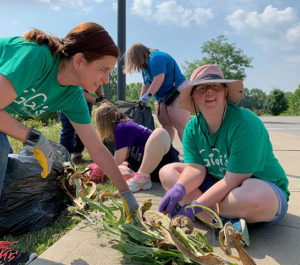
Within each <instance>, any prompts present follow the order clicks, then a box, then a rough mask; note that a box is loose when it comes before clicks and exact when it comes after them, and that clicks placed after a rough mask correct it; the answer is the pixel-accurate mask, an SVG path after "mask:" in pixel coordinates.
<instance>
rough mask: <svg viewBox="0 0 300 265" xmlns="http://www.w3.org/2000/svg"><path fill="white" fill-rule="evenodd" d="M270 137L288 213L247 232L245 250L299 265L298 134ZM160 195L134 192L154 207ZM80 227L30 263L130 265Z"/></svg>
mask: <svg viewBox="0 0 300 265" xmlns="http://www.w3.org/2000/svg"><path fill="white" fill-rule="evenodd" d="M270 137H271V141H272V143H273V147H274V150H275V151H274V152H275V155H276V157H277V158H278V160H279V161H280V163H281V165H282V166H283V168H284V169H285V171H286V173H287V175H288V178H289V181H290V185H289V189H290V191H291V197H290V201H289V210H288V213H287V215H286V217H285V218H283V220H281V221H280V222H279V223H278V224H276V225H273V226H271V227H268V228H264V229H262V228H255V229H250V230H249V232H250V239H251V246H250V247H249V248H247V251H248V252H249V253H250V254H251V256H252V257H253V258H254V260H255V262H256V263H257V264H259V265H274V264H284V265H300V251H299V250H300V203H299V202H300V164H299V161H300V135H292V134H284V133H277V132H270ZM174 146H175V147H176V148H177V149H178V150H179V151H180V152H181V154H182V145H181V142H180V141H179V139H178V138H177V139H175V141H174ZM163 194H164V191H163V189H162V187H161V185H160V184H158V183H154V185H153V188H152V189H151V190H148V191H144V192H138V193H136V198H137V200H138V201H139V202H140V203H141V202H143V201H145V200H146V199H149V198H151V199H152V201H153V205H154V208H157V207H158V204H159V202H160V199H161V197H162V196H163ZM81 225H82V224H80V225H78V226H77V227H75V228H74V229H73V230H71V231H70V232H68V233H67V234H66V235H65V236H64V237H62V238H61V239H60V240H58V241H57V242H56V243H55V244H54V245H53V246H51V247H50V248H49V249H47V251H45V252H44V253H43V254H42V255H40V256H39V257H38V258H37V259H36V260H35V261H33V262H32V263H30V264H31V265H56V264H58V265H69V264H71V265H101V264H107V265H114V264H132V263H130V262H128V261H126V260H124V259H123V257H122V255H121V253H120V252H118V251H116V250H114V249H112V248H110V243H109V242H108V241H107V240H105V239H104V238H98V237H97V236H96V234H95V232H94V231H91V229H87V228H85V229H83V230H79V228H80V226H81ZM204 234H205V235H206V236H207V237H208V239H209V242H210V243H211V244H212V245H213V246H214V250H215V251H216V252H217V253H219V254H221V255H222V256H223V257H225V255H224V254H223V253H222V251H221V250H220V248H219V247H218V243H217V242H216V240H214V239H213V238H212V232H211V231H210V230H206V231H204ZM226 260H230V259H227V258H226ZM135 264H136V263H135ZM239 264H241V263H239Z"/></svg>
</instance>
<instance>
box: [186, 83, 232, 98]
mask: <svg viewBox="0 0 300 265" xmlns="http://www.w3.org/2000/svg"><path fill="white" fill-rule="evenodd" d="M225 88H226V84H211V85H197V86H194V87H193V89H192V91H191V95H193V93H194V92H197V93H198V94H200V95H202V94H205V93H207V90H208V89H211V90H212V91H214V92H220V91H223V90H224V89H225Z"/></svg>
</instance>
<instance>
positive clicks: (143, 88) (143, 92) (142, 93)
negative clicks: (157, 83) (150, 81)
mask: <svg viewBox="0 0 300 265" xmlns="http://www.w3.org/2000/svg"><path fill="white" fill-rule="evenodd" d="M148 88H149V86H148V85H146V84H143V85H142V90H141V95H140V96H143V95H144V94H145V93H146V92H147V90H148Z"/></svg>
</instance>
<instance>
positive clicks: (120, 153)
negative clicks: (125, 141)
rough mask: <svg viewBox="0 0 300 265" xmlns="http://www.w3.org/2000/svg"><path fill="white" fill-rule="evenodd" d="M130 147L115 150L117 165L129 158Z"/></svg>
mask: <svg viewBox="0 0 300 265" xmlns="http://www.w3.org/2000/svg"><path fill="white" fill-rule="evenodd" d="M127 152H128V147H127V146H126V147H123V148H121V149H119V150H117V151H115V155H114V159H115V161H116V163H117V165H121V164H122V163H123V162H124V161H125V160H126V158H127Z"/></svg>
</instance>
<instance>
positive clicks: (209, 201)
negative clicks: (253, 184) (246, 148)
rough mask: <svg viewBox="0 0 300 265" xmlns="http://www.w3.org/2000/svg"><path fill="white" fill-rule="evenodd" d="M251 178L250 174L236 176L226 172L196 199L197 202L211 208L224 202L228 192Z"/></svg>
mask: <svg viewBox="0 0 300 265" xmlns="http://www.w3.org/2000/svg"><path fill="white" fill-rule="evenodd" d="M251 176H252V173H248V174H237V173H231V172H229V171H226V174H225V177H224V178H223V179H221V180H220V181H218V182H217V183H216V184H214V185H213V186H211V187H210V188H209V189H208V190H207V191H206V192H205V193H203V194H202V195H201V196H200V197H199V198H198V199H197V202H199V203H200V204H202V205H205V206H207V207H213V206H214V205H216V204H217V203H218V202H220V201H222V200H224V198H225V197H226V196H227V194H228V193H229V192H231V191H232V190H233V189H235V188H237V187H239V186H240V185H241V184H242V182H243V181H244V180H246V179H247V178H250V177H251Z"/></svg>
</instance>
